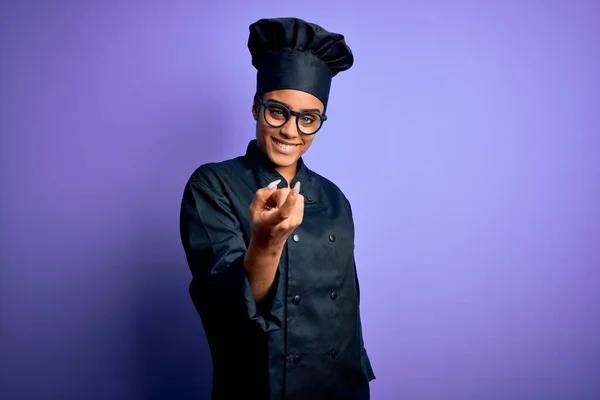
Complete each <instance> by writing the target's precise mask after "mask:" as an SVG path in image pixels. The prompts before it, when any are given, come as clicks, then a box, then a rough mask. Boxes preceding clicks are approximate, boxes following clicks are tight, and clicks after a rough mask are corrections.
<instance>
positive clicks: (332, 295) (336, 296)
mask: <svg viewBox="0 0 600 400" xmlns="http://www.w3.org/2000/svg"><path fill="white" fill-rule="evenodd" d="M329 297H331V300H335V299H337V298H338V294H337V292H331V294H330V295H329Z"/></svg>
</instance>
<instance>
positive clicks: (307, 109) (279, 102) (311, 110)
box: [265, 99, 321, 114]
mask: <svg viewBox="0 0 600 400" xmlns="http://www.w3.org/2000/svg"><path fill="white" fill-rule="evenodd" d="M265 101H270V102H273V103H278V104H281V105H282V106H286V107H287V108H289V109H290V110H291V109H292V107H290V106H289V104H286V103H284V102H283V101H280V100H276V99H268V100H265ZM307 111H310V112H316V113H319V114H321V110H319V109H318V108H305V109H302V110H300V112H307Z"/></svg>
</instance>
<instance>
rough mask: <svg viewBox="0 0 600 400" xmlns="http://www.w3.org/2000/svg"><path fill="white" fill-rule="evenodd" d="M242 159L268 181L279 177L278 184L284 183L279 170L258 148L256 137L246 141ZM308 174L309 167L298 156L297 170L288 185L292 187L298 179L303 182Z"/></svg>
mask: <svg viewBox="0 0 600 400" xmlns="http://www.w3.org/2000/svg"><path fill="white" fill-rule="evenodd" d="M244 159H245V161H246V163H247V164H248V165H249V166H250V168H252V169H254V170H256V171H258V173H259V174H260V175H262V176H263V177H265V178H266V179H267V180H268V181H269V182H272V181H275V180H277V179H281V183H280V185H281V184H282V183H283V184H285V183H284V182H285V178H284V177H283V176H281V174H280V173H279V172H277V170H276V169H275V165H274V164H273V162H272V161H271V160H270V159H269V157H268V156H267V155H266V154H264V153H263V152H262V151H261V150H260V149H259V148H258V145H257V141H256V139H253V140H251V141H250V143H248V147H247V148H246V154H245V155H244ZM309 175H310V173H309V169H308V168H307V167H306V164H305V163H304V160H303V159H302V157H300V158H299V159H298V172H297V173H296V176H295V177H294V179H293V180H292V182H289V184H290V187H293V185H295V184H296V182H298V181H300V182H301V183H302V184H304V183H305V181H306V180H307V179H308V178H309Z"/></svg>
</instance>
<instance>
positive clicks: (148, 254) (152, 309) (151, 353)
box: [131, 101, 234, 400]
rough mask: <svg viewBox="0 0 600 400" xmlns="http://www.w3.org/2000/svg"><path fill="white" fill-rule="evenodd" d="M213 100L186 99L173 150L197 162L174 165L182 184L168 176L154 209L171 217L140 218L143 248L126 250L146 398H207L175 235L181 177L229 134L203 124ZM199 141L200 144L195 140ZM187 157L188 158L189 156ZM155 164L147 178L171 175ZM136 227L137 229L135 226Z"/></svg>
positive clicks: (198, 327) (197, 326)
mask: <svg viewBox="0 0 600 400" xmlns="http://www.w3.org/2000/svg"><path fill="white" fill-rule="evenodd" d="M218 103H219V102H214V101H213V102H211V103H208V104H195V105H188V106H190V107H192V108H193V110H188V112H186V113H185V115H186V116H188V117H190V118H192V121H189V123H187V124H186V125H185V127H184V129H185V130H186V131H185V132H183V134H181V132H178V133H177V135H174V136H176V137H177V140H179V142H180V143H176V145H179V149H180V150H175V151H178V152H179V153H181V154H184V153H186V152H190V153H192V154H193V156H192V158H193V159H194V162H195V163H196V165H195V166H194V167H192V169H187V170H186V169H185V168H187V167H182V169H179V172H178V173H181V174H183V175H182V176H178V177H176V179H175V181H177V182H181V184H179V183H178V184H173V182H170V183H168V184H166V185H165V186H168V187H169V188H172V189H173V190H174V191H175V193H169V195H168V196H167V197H165V198H168V201H166V203H168V204H167V207H169V210H167V211H166V212H165V211H164V210H162V211H160V210H159V212H158V214H160V215H164V214H168V215H169V218H170V220H169V221H168V222H167V223H166V224H165V223H162V224H160V223H158V224H155V225H152V223H148V222H147V221H145V222H144V223H142V226H143V227H147V228H148V229H146V230H142V231H143V232H145V233H146V235H145V237H143V238H142V241H143V243H141V244H138V245H137V246H134V248H135V249H144V250H143V251H139V252H133V253H132V254H131V257H132V258H133V260H135V263H136V264H137V265H135V266H134V267H135V270H136V271H137V274H138V276H139V277H141V278H140V279H139V280H138V281H137V282H136V283H135V285H136V286H135V291H136V292H137V303H136V310H135V315H136V317H137V319H136V322H135V323H136V324H137V326H136V332H137V338H136V340H137V345H136V350H137V352H138V354H137V360H138V362H139V366H138V368H139V372H140V373H139V376H140V378H141V385H142V390H141V392H142V393H143V396H144V397H143V398H144V399H146V400H165V399H168V400H187V399H196V400H199V399H210V391H211V387H212V363H211V358H210V350H209V347H208V343H207V341H206V337H205V334H204V330H203V328H202V324H201V321H200V317H199V316H198V314H197V312H196V310H195V308H194V306H193V303H192V300H191V298H190V296H189V291H188V288H189V283H190V280H191V273H190V272H189V268H188V266H187V263H186V260H185V254H184V252H183V248H182V246H181V241H180V236H179V207H180V201H181V196H182V194H183V189H184V184H185V181H187V179H188V178H189V176H190V174H191V173H192V172H193V169H194V168H195V167H197V166H200V165H201V164H203V163H205V162H209V161H214V160H215V159H217V158H218V157H219V156H218V155H219V154H223V152H224V148H225V146H227V142H228V141H229V140H232V139H233V138H234V136H232V135H230V134H231V132H223V131H222V130H223V127H220V126H219V127H217V126H216V125H214V124H210V125H209V126H207V125H206V122H205V121H213V120H214V119H213V118H209V117H210V116H214V115H222V113H223V112H224V111H226V110H222V109H219V107H218V106H217V104H218ZM198 121H204V122H202V123H199V122H198ZM167 125H170V124H167ZM175 125H177V124H175ZM213 125H214V126H213ZM168 129H172V127H169V128H168ZM206 130H208V131H213V132H214V131H219V135H211V136H209V132H207V131H206ZM198 143H200V144H201V145H200V146H196V145H195V144H198ZM186 145H187V147H186ZM190 146H191V147H192V150H190V148H189V147H190ZM188 155H189V153H188ZM186 157H187V156H186ZM187 159H188V161H189V157H187ZM156 164H157V165H153V166H152V167H151V168H149V172H148V178H147V179H148V181H152V180H155V179H156V177H157V176H159V177H160V179H163V178H165V179H170V178H169V177H168V176H166V177H165V176H163V175H161V174H157V173H156V172H157V171H159V170H160V168H161V166H160V165H158V164H160V163H156ZM149 183H150V182H149ZM161 206H164V202H163V203H162V204H161ZM153 226H154V228H153ZM164 226H169V229H168V230H165V229H161V228H163V227H164ZM137 230H138V231H140V229H139V227H138V229H137ZM136 240H138V238H136Z"/></svg>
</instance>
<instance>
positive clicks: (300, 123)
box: [257, 98, 327, 135]
mask: <svg viewBox="0 0 600 400" xmlns="http://www.w3.org/2000/svg"><path fill="white" fill-rule="evenodd" d="M257 100H258V103H259V104H260V105H261V106H262V108H263V117H264V119H265V122H266V123H267V124H268V125H269V126H271V127H273V128H281V127H282V126H284V125H285V124H286V123H287V122H288V121H289V120H290V118H291V117H292V115H293V116H295V117H296V126H297V127H298V131H299V132H300V133H302V134H303V135H314V134H315V133H317V132H318V131H319V129H321V126H322V125H323V122H325V121H326V120H327V117H326V116H325V115H321V114H320V113H319V112H318V111H315V110H308V111H303V112H298V111H292V110H290V109H289V108H288V107H287V106H286V105H285V104H282V103H280V102H278V101H275V100H267V101H264V100H263V99H261V98H258V99H257Z"/></svg>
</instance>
